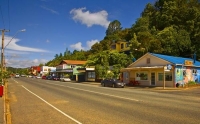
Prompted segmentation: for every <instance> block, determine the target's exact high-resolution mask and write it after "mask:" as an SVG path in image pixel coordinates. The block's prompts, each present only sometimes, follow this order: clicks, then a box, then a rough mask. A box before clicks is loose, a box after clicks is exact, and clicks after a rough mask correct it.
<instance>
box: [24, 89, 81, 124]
mask: <svg viewBox="0 0 200 124" xmlns="http://www.w3.org/2000/svg"><path fill="white" fill-rule="evenodd" d="M22 87H23V88H24V89H26V90H27V91H28V92H30V93H31V94H33V95H35V96H36V97H38V98H39V99H40V100H42V101H43V102H45V103H46V104H48V105H49V106H51V107H52V108H54V109H55V110H57V111H58V112H60V113H61V114H63V115H64V116H66V117H68V118H70V119H71V120H73V121H75V122H76V123H77V124H82V123H81V122H79V121H78V120H76V119H74V118H72V117H71V116H69V115H67V114H66V113H64V112H63V111H61V110H60V109H58V108H56V107H55V106H53V105H51V104H50V103H48V102H47V101H46V100H44V99H42V98H41V97H40V96H38V95H36V94H35V93H33V92H32V91H30V90H29V89H27V88H26V87H24V86H23V85H22Z"/></svg>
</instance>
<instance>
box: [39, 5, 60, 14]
mask: <svg viewBox="0 0 200 124" xmlns="http://www.w3.org/2000/svg"><path fill="white" fill-rule="evenodd" d="M40 7H41V8H43V9H45V10H47V11H50V12H51V13H53V14H57V15H59V13H58V12H57V11H55V10H53V9H50V8H47V7H46V6H40Z"/></svg>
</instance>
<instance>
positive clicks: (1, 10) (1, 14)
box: [0, 6, 5, 29]
mask: <svg viewBox="0 0 200 124" xmlns="http://www.w3.org/2000/svg"><path fill="white" fill-rule="evenodd" d="M0 11H1V18H2V21H3V27H4V29H5V23H4V18H3V13H2V9H1V6H0Z"/></svg>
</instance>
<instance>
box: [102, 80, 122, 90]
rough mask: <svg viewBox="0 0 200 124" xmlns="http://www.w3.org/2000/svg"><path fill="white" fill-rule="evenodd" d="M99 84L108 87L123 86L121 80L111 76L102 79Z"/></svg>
mask: <svg viewBox="0 0 200 124" xmlns="http://www.w3.org/2000/svg"><path fill="white" fill-rule="evenodd" d="M101 85H102V86H104V87H106V86H109V87H122V88H124V86H125V83H123V82H121V81H120V80H117V79H114V78H112V79H104V80H102V81H101Z"/></svg>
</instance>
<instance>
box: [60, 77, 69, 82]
mask: <svg viewBox="0 0 200 124" xmlns="http://www.w3.org/2000/svg"><path fill="white" fill-rule="evenodd" d="M60 81H63V82H67V81H71V79H70V78H69V77H62V78H60Z"/></svg>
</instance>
